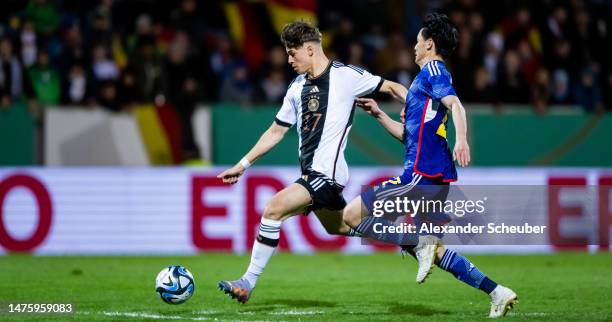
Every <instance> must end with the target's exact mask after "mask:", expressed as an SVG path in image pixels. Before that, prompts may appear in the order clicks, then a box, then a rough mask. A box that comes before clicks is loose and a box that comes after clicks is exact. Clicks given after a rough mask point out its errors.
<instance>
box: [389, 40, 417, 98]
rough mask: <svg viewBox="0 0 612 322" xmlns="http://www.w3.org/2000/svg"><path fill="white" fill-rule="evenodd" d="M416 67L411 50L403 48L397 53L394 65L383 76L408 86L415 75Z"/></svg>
mask: <svg viewBox="0 0 612 322" xmlns="http://www.w3.org/2000/svg"><path fill="white" fill-rule="evenodd" d="M416 69H417V67H416V65H415V63H414V54H413V52H412V51H411V50H410V49H408V48H403V49H401V50H400V51H398V53H397V58H396V66H395V67H394V68H393V69H392V70H391V71H390V72H389V73H388V74H386V75H385V78H386V79H388V80H390V81H394V82H396V83H400V84H402V85H404V87H406V88H410V84H412V81H413V80H414V77H415V76H416V72H417V70H416Z"/></svg>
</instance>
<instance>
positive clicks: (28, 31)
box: [19, 19, 38, 68]
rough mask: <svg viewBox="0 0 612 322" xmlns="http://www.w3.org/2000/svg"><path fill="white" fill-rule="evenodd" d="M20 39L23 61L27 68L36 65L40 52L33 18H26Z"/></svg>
mask: <svg viewBox="0 0 612 322" xmlns="http://www.w3.org/2000/svg"><path fill="white" fill-rule="evenodd" d="M19 40H20V42H21V44H20V45H21V62H22V63H23V66H24V67H25V68H28V67H30V66H32V65H34V63H35V62H36V56H37V53H38V45H37V43H36V30H34V23H33V22H32V20H29V19H26V20H24V21H23V24H22V26H21V34H20V35H19Z"/></svg>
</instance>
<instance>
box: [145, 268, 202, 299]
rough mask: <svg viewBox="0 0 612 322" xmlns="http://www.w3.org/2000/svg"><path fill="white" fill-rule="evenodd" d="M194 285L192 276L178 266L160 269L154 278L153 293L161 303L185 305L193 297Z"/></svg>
mask: <svg viewBox="0 0 612 322" xmlns="http://www.w3.org/2000/svg"><path fill="white" fill-rule="evenodd" d="M194 290H195V283H194V281H193V275H191V272H189V271H188V270H187V269H186V268H185V267H183V266H180V265H173V266H168V267H166V268H164V269H162V271H161V272H159V274H157V278H155V291H156V292H157V293H159V296H160V297H161V299H162V301H164V302H166V303H168V304H181V303H185V301H187V300H188V299H189V298H191V296H192V295H193V291H194Z"/></svg>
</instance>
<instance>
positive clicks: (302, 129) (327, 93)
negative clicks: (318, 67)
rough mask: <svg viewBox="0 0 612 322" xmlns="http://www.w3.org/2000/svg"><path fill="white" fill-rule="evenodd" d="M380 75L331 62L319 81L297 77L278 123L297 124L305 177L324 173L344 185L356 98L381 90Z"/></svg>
mask: <svg viewBox="0 0 612 322" xmlns="http://www.w3.org/2000/svg"><path fill="white" fill-rule="evenodd" d="M382 83H383V79H382V78H381V77H380V76H374V75H372V74H370V73H369V72H367V71H365V70H363V69H361V68H359V67H355V66H352V65H344V64H342V63H340V62H337V61H333V62H330V64H329V66H327V68H326V69H325V71H324V72H323V73H322V74H321V75H319V76H318V77H316V78H313V79H309V78H308V74H302V75H299V76H298V77H296V78H295V79H294V80H293V82H292V83H291V84H290V85H289V88H288V89H287V94H286V95H285V98H284V100H283V106H282V107H281V109H280V111H278V114H276V120H275V121H276V123H277V124H279V125H282V126H287V127H290V126H292V125H294V124H296V123H297V124H296V129H297V132H298V136H299V157H300V166H301V168H302V174H306V175H307V174H310V173H311V172H313V171H316V172H319V173H321V174H324V175H325V176H327V177H328V178H329V179H331V180H333V181H334V182H336V183H338V184H340V185H342V186H344V185H345V184H346V182H347V181H348V178H349V174H348V166H347V164H346V160H345V159H344V148H345V147H346V141H347V137H348V133H349V131H350V129H351V125H352V122H353V114H354V112H355V105H354V103H355V98H357V97H360V96H364V95H367V94H370V93H372V92H375V91H378V90H379V89H380V86H381V85H382Z"/></svg>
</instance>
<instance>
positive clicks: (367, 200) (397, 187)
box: [361, 173, 451, 237]
mask: <svg viewBox="0 0 612 322" xmlns="http://www.w3.org/2000/svg"><path fill="white" fill-rule="evenodd" d="M449 187H450V186H449V183H448V182H443V181H442V179H441V178H428V177H424V176H422V175H420V174H417V173H404V174H403V175H402V176H399V177H394V178H390V179H389V180H387V181H384V182H382V183H380V184H378V185H376V186H373V187H369V188H367V189H365V190H364V191H363V192H362V193H361V200H362V202H363V204H364V206H365V207H366V208H367V209H368V210H369V212H370V214H373V212H374V208H375V207H374V206H375V202H377V201H383V202H384V201H386V200H391V201H394V200H396V199H397V198H400V200H404V199H407V200H413V201H415V202H416V201H421V202H422V203H423V202H425V201H428V200H432V201H441V202H442V203H444V202H445V201H446V198H447V196H448V192H449ZM379 204H380V202H379ZM421 210H424V209H421ZM408 214H410V212H408V213H406V212H395V213H389V212H385V214H384V217H385V218H387V219H390V220H392V221H395V220H396V219H397V217H399V216H404V215H408ZM412 220H413V223H414V224H415V225H416V226H417V227H421V225H422V224H427V223H432V224H434V225H445V224H447V223H448V222H450V220H451V218H450V216H449V215H448V214H446V213H444V212H442V211H437V212H436V211H429V212H428V211H419V212H418V213H417V215H416V216H414V217H413V219H412ZM439 237H441V236H439Z"/></svg>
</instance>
